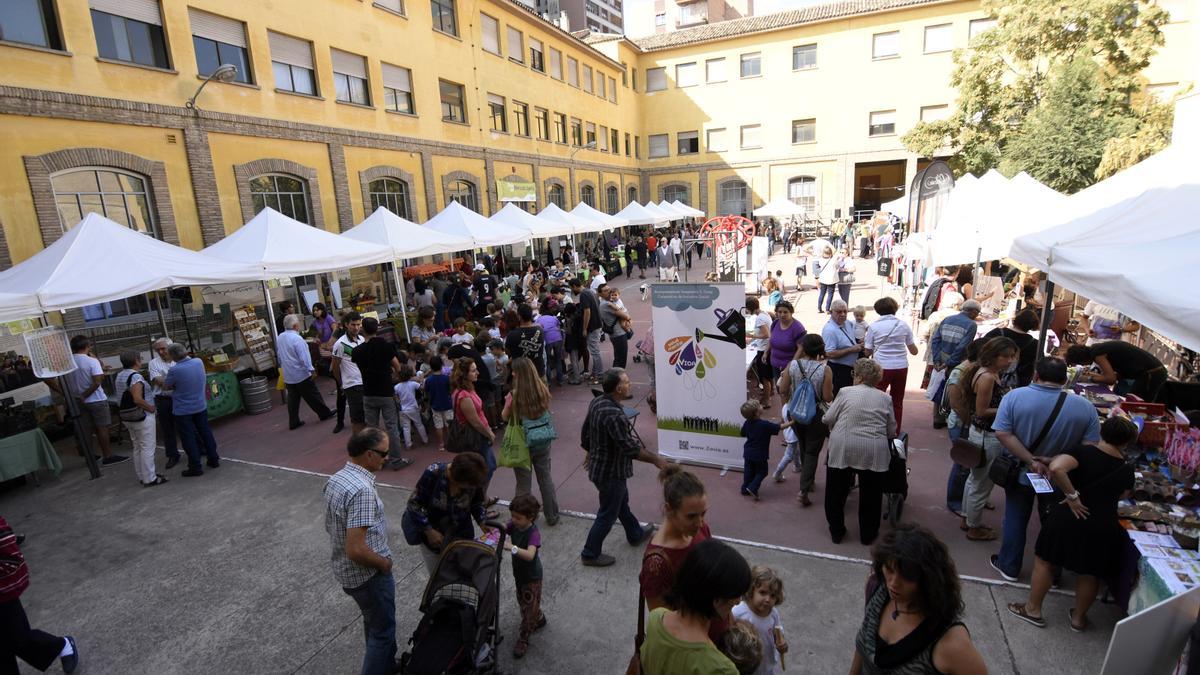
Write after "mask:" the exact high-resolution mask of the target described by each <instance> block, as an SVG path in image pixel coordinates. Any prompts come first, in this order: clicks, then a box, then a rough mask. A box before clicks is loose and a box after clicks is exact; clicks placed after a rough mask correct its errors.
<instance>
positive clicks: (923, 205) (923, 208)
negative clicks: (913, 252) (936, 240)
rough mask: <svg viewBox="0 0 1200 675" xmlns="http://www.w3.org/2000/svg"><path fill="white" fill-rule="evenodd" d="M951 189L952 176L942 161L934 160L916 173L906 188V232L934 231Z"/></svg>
mask: <svg viewBox="0 0 1200 675" xmlns="http://www.w3.org/2000/svg"><path fill="white" fill-rule="evenodd" d="M953 189H954V174H953V173H951V172H950V166H949V165H948V164H946V163H945V162H943V161H942V160H940V159H939V160H934V161H933V162H931V163H930V164H929V166H927V167H925V168H924V169H921V170H920V171H918V172H917V175H916V176H914V177H913V182H912V185H910V186H909V188H908V195H909V197H908V231H909V232H932V231H934V230H936V229H937V225H938V221H940V220H941V217H942V210H943V209H944V208H945V205H946V199H947V198H948V197H949V196H950V191H951V190H953Z"/></svg>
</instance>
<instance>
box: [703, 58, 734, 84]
mask: <svg viewBox="0 0 1200 675" xmlns="http://www.w3.org/2000/svg"><path fill="white" fill-rule="evenodd" d="M713 66H716V68H715V69H714V68H713ZM725 66H726V59H725V57H724V56H722V57H719V58H715V59H706V60H705V61H704V82H705V83H706V84H717V83H718V82H728V81H729V75H728V73H727V71H726V69H725Z"/></svg>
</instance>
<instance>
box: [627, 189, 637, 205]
mask: <svg viewBox="0 0 1200 675" xmlns="http://www.w3.org/2000/svg"><path fill="white" fill-rule="evenodd" d="M637 200H638V199H637V188H636V187H634V186H632V185H630V186H629V203H630V204H632V203H634V202H636V201H637Z"/></svg>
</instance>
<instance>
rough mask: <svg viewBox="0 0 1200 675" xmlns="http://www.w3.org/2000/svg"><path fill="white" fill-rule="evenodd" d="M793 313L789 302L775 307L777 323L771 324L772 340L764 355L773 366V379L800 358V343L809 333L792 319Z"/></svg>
mask: <svg viewBox="0 0 1200 675" xmlns="http://www.w3.org/2000/svg"><path fill="white" fill-rule="evenodd" d="M793 311H795V310H794V309H793V308H792V303H790V302H788V301H787V300H780V301H779V304H777V305H775V317H776V318H775V323H773V324H771V338H770V340H768V341H767V350H766V351H765V352H763V355H762V359H763V361H764V362H766V363H769V364H771V376H772V378H776V377H779V374H780V373H781V372H783V369H784V368H787V366H788V364H789V363H791V361H792V359H797V358H800V353H801V350H800V341H801V340H803V339H804V335H805V334H806V333H807V331H806V330H804V326H803V325H802V324H801V323H800V322H799V321H797V320H796V319H794V318H793V317H792V312H793Z"/></svg>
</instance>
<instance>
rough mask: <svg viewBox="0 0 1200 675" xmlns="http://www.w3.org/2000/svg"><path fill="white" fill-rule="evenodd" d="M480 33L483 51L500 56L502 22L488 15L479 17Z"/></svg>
mask: <svg viewBox="0 0 1200 675" xmlns="http://www.w3.org/2000/svg"><path fill="white" fill-rule="evenodd" d="M479 33H480V35H481V36H482V40H483V43H482V44H483V51H485V52H491V53H493V54H495V55H496V56H499V55H500V22H499V21H497V20H496V19H493V18H492V17H490V16H488V15H487V14H480V15H479Z"/></svg>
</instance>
